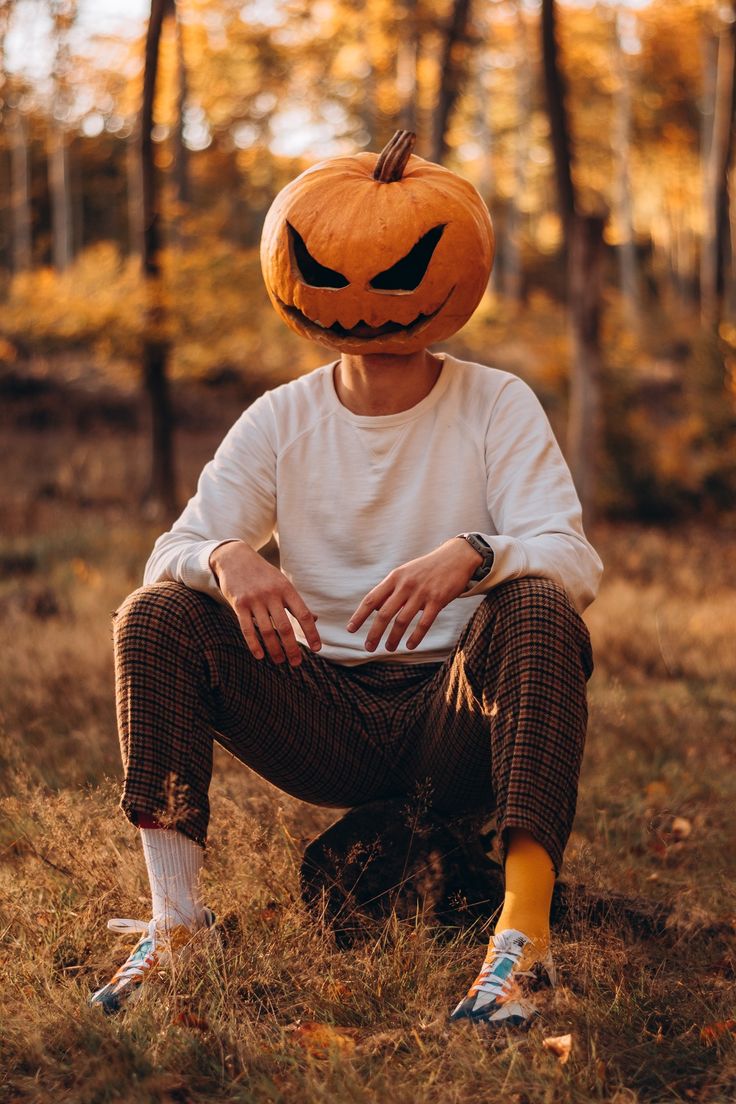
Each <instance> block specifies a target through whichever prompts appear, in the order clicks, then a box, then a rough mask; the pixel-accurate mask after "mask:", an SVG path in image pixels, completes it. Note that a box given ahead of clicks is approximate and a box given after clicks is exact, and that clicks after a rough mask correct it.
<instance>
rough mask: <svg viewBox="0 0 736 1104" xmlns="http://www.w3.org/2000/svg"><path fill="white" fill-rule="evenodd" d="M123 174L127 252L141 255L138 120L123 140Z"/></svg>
mask: <svg viewBox="0 0 736 1104" xmlns="http://www.w3.org/2000/svg"><path fill="white" fill-rule="evenodd" d="M125 173H126V180H127V190H128V252H129V253H132V254H133V255H138V256H142V255H143V217H142V214H143V196H142V178H143V174H142V168H141V125H140V119H139V118H136V119H135V120H134V121H133V126H132V129H131V132H130V134H129V135H128V137H127V138H126V140H125Z"/></svg>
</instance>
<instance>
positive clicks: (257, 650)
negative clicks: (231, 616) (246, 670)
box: [235, 608, 263, 659]
mask: <svg viewBox="0 0 736 1104" xmlns="http://www.w3.org/2000/svg"><path fill="white" fill-rule="evenodd" d="M235 613H236V616H237V618H238V621H239V623H240V629H241V632H242V633H243V636H244V637H245V643H246V644H247V645H248V648H249V649H250V653H251V655H252V656H253V658H254V659H263V648H262V647H261V642H260V640H259V639H258V634H257V633H256V630H255V626H254V625H253V617H252V615H251V612H250V610H239V609H237V608H236V610H235Z"/></svg>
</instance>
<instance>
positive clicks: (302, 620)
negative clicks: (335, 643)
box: [286, 593, 322, 652]
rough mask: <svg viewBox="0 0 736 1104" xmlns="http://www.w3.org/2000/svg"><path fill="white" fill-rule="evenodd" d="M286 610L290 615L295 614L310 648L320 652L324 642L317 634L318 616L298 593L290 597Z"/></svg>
mask: <svg viewBox="0 0 736 1104" xmlns="http://www.w3.org/2000/svg"><path fill="white" fill-rule="evenodd" d="M286 608H287V609H288V610H289V612H290V613H293V615H294V617H296V619H297V621H298V622H299V624H300V625H301V629H302V632H303V633H304V637H305V639H306V641H307V644H308V645H309V647H310V648H311V649H312V651H313V652H318V651H319V650H320V648H321V647H322V640H321V638H320V635H319V633H318V632H317V625H316V621H317V618H316V616H315V615H314V614H313V613H312V611H311V610H310V609H309V608H308V607H307V606H306V605H305V604H304V602H303V601H302V599H301V598H300V597H299V595H298V594H296V593H295V595H294V597H293V598H291V597H290V598H289V600H288V601H287V602H286Z"/></svg>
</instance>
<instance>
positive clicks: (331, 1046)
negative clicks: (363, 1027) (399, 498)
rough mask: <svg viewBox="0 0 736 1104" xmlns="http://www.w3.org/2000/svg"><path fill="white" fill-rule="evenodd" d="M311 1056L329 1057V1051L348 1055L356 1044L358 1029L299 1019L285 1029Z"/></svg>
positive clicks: (343, 1055) (344, 1055)
mask: <svg viewBox="0 0 736 1104" xmlns="http://www.w3.org/2000/svg"><path fill="white" fill-rule="evenodd" d="M285 1030H286V1031H288V1032H289V1033H290V1034H291V1035H292V1037H293V1039H294V1041H295V1042H296V1043H298V1044H299V1046H301V1047H302V1048H303V1049H304V1050H305V1051H306V1052H307V1054H308V1055H309V1056H310V1057H311V1058H329V1056H330V1054H331V1053H337V1054H340V1055H341V1056H342V1057H344V1058H346V1057H349V1056H350V1055H351V1054H353V1053H354V1052H355V1048H356V1046H357V1037H358V1029H357V1028H355V1027H335V1026H334V1025H333V1024H323V1023H317V1022H315V1021H314V1020H301V1021H300V1022H299V1023H294V1024H289V1026H288V1027H287V1028H286V1029H285Z"/></svg>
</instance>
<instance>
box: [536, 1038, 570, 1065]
mask: <svg viewBox="0 0 736 1104" xmlns="http://www.w3.org/2000/svg"><path fill="white" fill-rule="evenodd" d="M542 1046H543V1047H544V1049H545V1050H548V1051H550V1053H551V1054H554V1056H555V1057H556V1058H557V1059H558V1060H559V1063H560V1065H561V1066H564V1064H565V1062H566V1061H567V1060H568V1058H569V1057H570V1053H571V1051H572V1035H550V1036H549V1038H547V1039H542Z"/></svg>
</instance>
